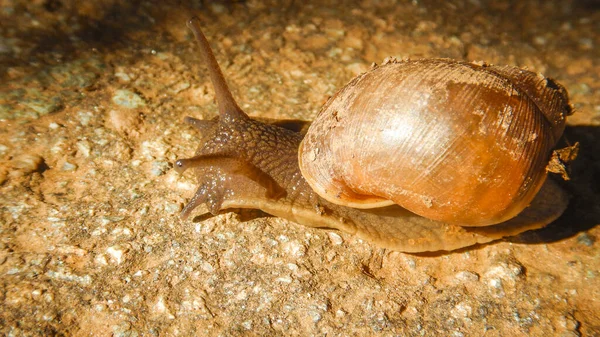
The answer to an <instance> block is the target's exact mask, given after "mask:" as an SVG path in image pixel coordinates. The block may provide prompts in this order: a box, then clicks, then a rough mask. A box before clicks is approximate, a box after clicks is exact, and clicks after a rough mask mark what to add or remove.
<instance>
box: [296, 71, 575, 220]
mask: <svg viewBox="0 0 600 337" xmlns="http://www.w3.org/2000/svg"><path fill="white" fill-rule="evenodd" d="M569 114H571V107H570V105H569V103H568V97H567V93H566V90H565V89H564V88H563V87H562V86H561V85H559V84H557V83H556V82H554V81H553V80H551V79H548V78H545V77H543V76H541V75H539V74H536V73H533V72H530V71H526V70H522V69H519V68H515V67H510V66H504V67H497V66H490V65H486V64H475V63H466V62H458V61H453V60H446V59H427V60H414V61H402V62H390V63H388V64H385V65H383V66H379V67H375V68H374V69H372V70H371V71H369V72H367V73H365V74H362V75H361V76H358V77H357V78H355V79H353V80H352V81H351V82H350V83H349V84H347V85H346V86H345V87H343V88H342V89H341V90H339V91H338V92H337V93H336V94H335V95H334V96H333V97H332V98H331V99H330V100H329V101H328V102H327V103H326V104H325V105H324V107H323V108H322V109H321V111H320V113H319V114H318V116H317V118H316V119H315V121H314V122H313V124H312V125H311V127H310V128H309V130H308V133H307V134H306V136H305V138H304V140H303V141H302V143H301V145H300V149H299V155H298V156H299V157H298V158H299V163H300V169H301V171H302V175H303V176H304V177H305V178H306V180H307V181H308V183H309V185H310V186H311V187H312V188H313V189H314V190H315V191H316V192H317V193H318V194H319V195H320V196H322V197H323V198H325V199H326V200H328V201H330V202H332V203H335V204H340V205H346V206H352V207H357V208H372V207H379V206H385V205H389V204H391V203H392V202H393V203H396V204H398V205H400V206H402V207H404V208H406V209H408V210H410V211H412V212H414V213H416V214H419V215H421V216H424V217H427V218H429V219H434V220H439V221H444V222H447V223H455V224H461V225H467V226H486V225H491V224H496V223H500V222H503V221H506V220H508V219H510V218H513V217H514V216H516V215H517V214H518V213H520V212H521V211H522V210H523V209H524V208H525V207H527V205H529V203H530V202H531V201H532V199H533V198H534V196H535V195H536V193H537V192H538V190H539V189H540V187H541V186H542V184H543V182H544V180H545V179H546V170H545V168H546V166H547V164H548V161H549V158H550V155H551V152H552V150H553V149H554V147H555V145H556V143H557V141H558V140H559V138H560V137H561V135H562V133H563V130H564V127H565V121H566V116H568V115H569Z"/></svg>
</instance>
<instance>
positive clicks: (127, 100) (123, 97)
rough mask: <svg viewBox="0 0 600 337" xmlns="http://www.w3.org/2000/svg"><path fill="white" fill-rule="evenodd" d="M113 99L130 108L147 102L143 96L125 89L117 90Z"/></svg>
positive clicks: (114, 101) (116, 102) (118, 103)
mask: <svg viewBox="0 0 600 337" xmlns="http://www.w3.org/2000/svg"><path fill="white" fill-rule="evenodd" d="M112 101H113V103H115V104H117V105H120V106H122V107H125V108H128V109H135V108H139V107H142V106H144V105H146V102H145V101H144V99H143V98H142V97H140V96H139V95H138V94H136V93H134V92H132V91H129V90H125V89H121V90H117V91H115V94H114V95H113V97H112Z"/></svg>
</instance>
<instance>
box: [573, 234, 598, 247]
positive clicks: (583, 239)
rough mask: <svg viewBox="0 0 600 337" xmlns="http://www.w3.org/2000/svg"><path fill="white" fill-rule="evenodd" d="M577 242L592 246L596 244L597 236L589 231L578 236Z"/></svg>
mask: <svg viewBox="0 0 600 337" xmlns="http://www.w3.org/2000/svg"><path fill="white" fill-rule="evenodd" d="M577 242H579V243H580V244H582V245H585V246H588V247H591V246H593V245H594V242H596V238H594V237H593V236H591V235H589V234H588V233H581V234H579V235H578V236H577Z"/></svg>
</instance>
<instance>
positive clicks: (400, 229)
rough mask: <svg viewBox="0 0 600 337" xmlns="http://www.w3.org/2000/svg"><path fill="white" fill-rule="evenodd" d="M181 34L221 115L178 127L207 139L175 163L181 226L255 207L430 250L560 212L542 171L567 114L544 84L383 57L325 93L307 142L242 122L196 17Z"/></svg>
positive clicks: (440, 62)
mask: <svg viewBox="0 0 600 337" xmlns="http://www.w3.org/2000/svg"><path fill="white" fill-rule="evenodd" d="M188 27H189V28H190V29H191V30H192V32H193V34H194V36H195V39H196V40H197V42H198V44H199V46H200V51H201V55H202V58H203V59H204V61H205V63H206V64H207V67H208V72H209V76H210V78H211V81H212V83H213V85H214V88H215V95H216V101H217V105H218V110H219V115H218V117H216V118H215V119H212V120H199V119H195V118H192V117H186V119H185V122H187V123H188V124H190V125H191V126H193V127H194V128H196V129H197V130H198V131H200V133H201V134H202V140H201V144H200V146H199V147H198V149H197V151H196V153H195V156H194V157H192V158H189V159H180V160H177V161H176V163H175V165H174V166H175V169H176V170H177V171H178V172H180V173H183V172H184V171H185V170H187V169H190V168H193V169H194V170H195V173H196V175H197V178H198V182H199V187H198V189H197V191H196V193H195V195H194V196H193V197H192V198H191V200H190V201H189V203H188V204H187V205H186V206H185V207H184V208H183V210H182V212H181V217H182V218H183V219H186V218H187V217H188V216H189V215H190V213H191V212H192V210H194V209H195V208H196V207H197V206H199V205H205V206H206V209H207V210H208V211H209V212H211V213H213V214H217V213H218V212H219V211H220V210H223V209H228V208H238V209H239V208H253V209H260V210H262V211H264V212H266V213H269V214H271V215H274V216H278V217H282V218H285V219H288V220H290V221H292V222H296V223H299V224H302V225H306V226H310V227H319V228H323V227H324V228H332V229H338V230H341V231H344V232H347V233H350V234H353V235H356V236H357V237H359V238H361V239H365V240H366V241H370V242H373V243H374V244H376V245H378V246H380V247H383V248H388V249H392V250H396V251H403V252H424V251H440V250H445V251H450V250H455V249H458V248H462V247H467V246H471V245H474V244H477V243H486V242H490V241H492V240H496V239H499V238H502V237H505V236H512V235H516V234H518V233H521V232H523V231H527V230H531V229H536V228H540V227H543V226H545V225H547V224H549V223H550V222H552V221H554V220H555V219H556V218H558V217H559V216H560V215H561V214H562V213H563V211H564V210H565V208H566V206H567V203H568V197H567V194H566V192H565V191H564V190H563V189H562V188H561V187H559V186H558V185H557V183H555V182H553V181H552V180H551V179H546V176H547V173H546V170H547V166H548V163H549V161H550V157H551V156H552V154H553V153H555V152H553V151H554V148H555V146H556V144H557V142H558V140H559V139H560V138H561V135H562V133H563V130H564V127H565V123H566V117H567V116H568V115H570V114H571V113H572V109H571V106H570V104H569V102H568V96H567V92H566V90H565V89H564V87H562V86H561V85H560V84H558V83H556V82H555V81H553V80H551V79H549V78H545V77H543V76H541V75H538V74H535V73H533V72H530V71H527V70H523V69H519V68H515V67H511V66H493V65H488V64H484V63H479V64H478V63H468V62H461V61H454V60H449V59H423V60H407V61H392V62H386V63H385V64H382V65H380V66H375V67H374V68H373V69H371V70H370V71H368V72H366V73H363V74H362V75H359V76H358V77H356V78H354V79H353V80H351V81H350V82H349V83H348V84H347V85H346V86H345V87H343V88H342V89H341V90H339V91H338V92H337V93H336V94H335V95H334V96H332V97H331V98H330V99H329V100H328V101H327V103H326V104H325V105H324V106H323V108H322V109H321V110H320V112H319V114H318V115H317V117H316V119H315V120H314V121H313V122H312V124H311V125H310V127H309V128H308V131H306V133H305V134H304V132H299V131H298V130H295V129H294V127H295V126H294V127H291V125H292V124H290V123H286V122H264V121H259V120H256V119H253V118H250V117H249V116H248V115H247V114H246V113H244V112H243V111H242V109H241V108H240V107H239V106H238V104H237V103H236V101H235V100H234V98H233V96H232V94H231V92H230V91H229V88H228V86H227V83H226V81H225V79H224V76H223V74H222V72H221V70H220V68H219V65H218V64H217V61H216V59H215V57H214V55H213V53H212V50H211V48H210V46H209V43H208V41H207V39H206V37H205V36H204V35H203V33H202V31H201V28H200V21H199V19H198V18H197V17H194V18H192V19H190V20H189V21H188ZM292 126H293V125H292Z"/></svg>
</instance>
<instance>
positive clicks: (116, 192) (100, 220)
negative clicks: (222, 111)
mask: <svg viewBox="0 0 600 337" xmlns="http://www.w3.org/2000/svg"><path fill="white" fill-rule="evenodd" d="M301 3H303V2H301V1H292V0H287V1H280V2H276V1H273V2H269V1H265V2H263V1H228V2H218V3H212V4H211V3H209V2H208V1H205V2H201V1H193V2H192V3H190V4H184V3H183V2H180V1H172V2H170V3H169V2H164V1H154V2H152V1H120V2H118V1H111V0H102V1H93V2H92V1H86V2H79V1H68V0H45V1H42V0H34V1H17V0H14V1H11V0H1V1H0V33H1V35H0V303H1V305H0V334H1V335H6V336H159V335H160V336H171V335H173V336H174V335H181V336H191V335H206V336H241V335H249V336H253V335H257V336H258V335H268V336H277V335H315V336H324V335H328V336H349V335H356V336H367V335H376V334H377V335H382V336H600V319H598V317H599V316H598V313H599V312H600V281H599V277H600V260H599V258H600V244H599V243H598V237H599V235H600V229H599V227H598V226H597V225H598V223H600V188H599V186H600V178H599V177H600V145H599V144H600V128H599V125H600V91H599V89H600V48H599V46H600V11H599V9H600V5H599V3H598V2H596V1H559V0H556V1H529V0H526V1H515V2H514V3H512V4H511V3H507V2H505V1H489V2H488V1H480V0H470V1H467V0H464V1H461V0H455V1H446V2H443V3H442V2H437V1H417V0H413V1H385V0H383V1H375V0H365V1H345V2H343V4H336V3H335V2H334V1H329V2H327V3H323V2H319V1H314V2H310V1H309V2H308V4H301ZM193 14H195V15H198V16H200V18H201V20H202V21H203V25H204V27H205V28H204V30H205V33H206V35H207V36H208V38H209V40H210V41H211V43H212V45H213V48H214V50H215V54H216V55H217V59H218V60H219V62H220V63H221V66H222V68H223V71H224V73H225V74H226V77H227V79H228V81H229V83H230V86H231V87H232V90H233V93H234V96H235V97H237V99H238V101H239V102H240V104H241V106H242V108H243V109H244V110H245V111H246V112H248V113H249V114H250V115H252V116H260V117H271V118H286V119H289V118H297V119H303V120H311V119H312V118H313V117H314V116H315V114H316V112H317V111H318V109H319V107H320V106H321V105H322V104H323V103H324V102H325V100H326V99H327V98H328V97H329V96H330V95H332V94H333V93H334V92H335V91H336V89H337V88H340V87H341V86H343V85H344V84H345V83H346V82H348V81H349V80H350V79H351V78H352V77H354V76H355V75H357V74H359V73H361V72H363V71H366V70H367V69H369V67H370V65H371V64H372V63H373V62H377V63H379V62H381V61H382V60H383V59H384V58H386V57H388V56H394V57H397V58H406V57H411V58H420V57H451V58H456V59H464V60H469V61H471V60H485V61H487V62H490V63H495V64H510V65H517V66H522V67H527V68H529V69H535V70H536V71H539V72H542V73H544V74H545V75H547V76H550V77H553V78H555V79H557V80H558V81H559V82H560V83H562V84H564V85H565V86H566V87H567V89H568V90H569V92H570V95H571V100H572V102H573V104H574V105H575V107H576V109H577V112H576V114H575V115H573V116H572V117H571V118H570V119H569V121H568V124H569V126H568V127H567V130H566V136H567V137H568V139H569V140H570V141H572V142H574V141H578V142H580V143H581V155H580V156H579V158H578V160H577V161H576V162H575V163H574V164H573V166H572V177H573V179H572V180H571V181H569V182H566V183H564V184H563V185H564V187H565V188H566V189H567V190H568V191H569V192H570V193H571V194H572V196H573V197H572V201H571V204H570V207H569V209H568V210H567V211H566V213H565V214H564V216H563V217H561V218H560V219H559V220H558V221H556V222H555V223H553V224H551V225H550V226H549V227H547V228H545V229H543V230H538V231H534V232H528V233H525V234H523V235H521V236H519V237H514V238H508V239H506V240H503V241H499V242H494V243H491V244H488V245H483V246H476V247H471V248H469V249H464V250H461V251H457V252H451V253H436V254H412V255H411V254H403V253H398V252H393V251H388V250H384V249H380V248H377V247H376V246H373V245H372V244H370V243H368V242H363V241H361V240H358V239H356V238H354V237H352V236H350V235H347V234H344V233H340V232H335V231H328V230H316V229H309V228H305V227H302V226H300V225H297V224H294V223H292V222H289V221H286V220H283V219H279V218H275V217H269V216H266V215H265V214H263V213H261V212H259V211H252V210H246V211H243V212H242V211H240V212H224V213H223V214H221V215H218V216H214V217H212V216H198V215H200V214H199V213H197V214H196V217H195V218H194V219H193V220H188V221H182V220H180V219H179V218H178V213H179V211H180V210H181V208H182V206H183V205H184V204H185V203H186V202H187V201H188V200H189V198H190V197H191V196H192V194H193V191H194V185H195V181H194V177H193V176H192V175H191V174H185V175H183V176H181V175H179V174H177V173H176V172H174V170H173V169H172V163H173V162H174V161H175V159H177V158H182V157H189V156H191V155H192V154H193V152H194V150H195V148H196V146H197V144H198V134H197V133H196V132H195V131H194V130H192V129H191V128H190V127H189V126H187V125H185V124H183V122H182V121H183V118H184V117H185V116H188V115H190V116H194V117H196V118H212V117H213V116H215V114H216V105H215V102H214V94H213V89H212V87H211V85H210V83H209V82H208V78H207V77H206V71H205V68H204V67H203V65H202V64H201V63H200V62H199V60H198V58H197V55H196V46H195V44H194V43H193V41H192V39H191V34H190V33H189V32H188V30H187V29H186V27H185V21H186V19H188V18H189V17H190V16H191V15H193Z"/></svg>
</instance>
